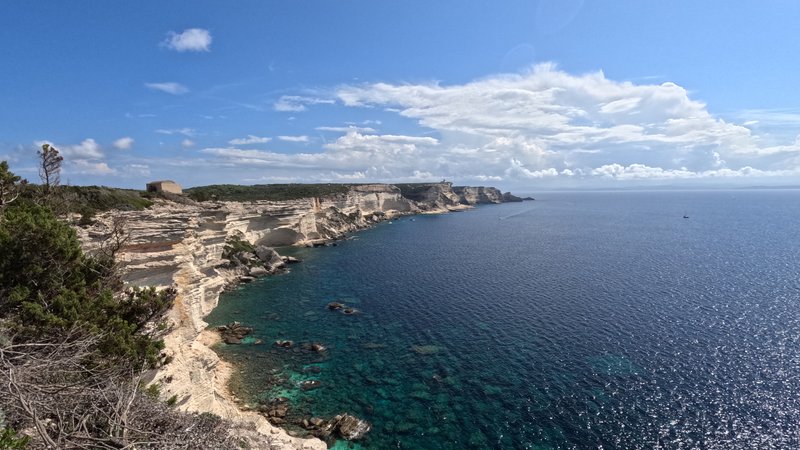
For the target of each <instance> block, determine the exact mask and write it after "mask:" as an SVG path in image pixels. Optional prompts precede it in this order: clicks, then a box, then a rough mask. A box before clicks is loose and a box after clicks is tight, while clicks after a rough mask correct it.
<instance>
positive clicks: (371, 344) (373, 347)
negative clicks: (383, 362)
mask: <svg viewBox="0 0 800 450" xmlns="http://www.w3.org/2000/svg"><path fill="white" fill-rule="evenodd" d="M361 348H365V349H368V350H377V349H381V348H386V344H379V343H377V342H367V343H366V344H363V345H362V346H361Z"/></svg>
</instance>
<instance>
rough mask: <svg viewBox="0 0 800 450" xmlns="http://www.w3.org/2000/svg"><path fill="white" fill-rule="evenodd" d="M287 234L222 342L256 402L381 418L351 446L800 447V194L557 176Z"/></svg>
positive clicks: (221, 349) (238, 295) (219, 320)
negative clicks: (474, 199) (237, 330)
mask: <svg viewBox="0 0 800 450" xmlns="http://www.w3.org/2000/svg"><path fill="white" fill-rule="evenodd" d="M280 251H281V252H282V253H283V254H288V255H292V256H296V257H298V258H300V259H302V260H303V262H302V263H300V264H295V265H292V266H291V270H290V271H289V272H288V273H286V274H283V275H278V276H272V277H267V278H262V279H259V280H257V281H255V282H253V283H251V284H247V285H243V286H241V287H240V288H238V289H237V290H235V291H232V292H230V293H227V294H225V295H223V297H222V298H221V300H220V304H219V307H218V308H216V309H215V310H214V311H213V312H212V314H211V315H210V316H209V317H208V319H207V320H208V322H209V323H210V326H212V327H213V326H217V325H221V324H225V323H228V322H231V321H234V320H236V321H240V322H242V323H244V324H246V325H248V326H252V327H254V332H253V334H252V335H251V336H249V337H248V339H247V340H246V341H245V343H244V344H242V345H225V344H220V345H219V346H218V347H216V348H215V350H216V351H217V352H218V353H220V354H221V355H222V356H223V357H224V358H225V359H227V360H229V361H232V362H233V363H234V364H235V365H236V367H237V371H236V375H235V376H234V377H233V380H232V382H231V388H232V389H233V390H234V391H235V393H237V394H238V395H239V396H240V397H241V398H243V399H245V400H246V401H248V402H250V403H252V404H254V405H256V404H258V403H259V402H268V401H269V400H270V399H274V398H277V397H285V398H287V399H288V402H289V405H290V410H289V419H290V421H291V420H296V419H299V418H302V417H312V416H315V417H322V418H329V417H332V416H333V415H336V414H340V413H349V414H353V415H355V416H357V417H359V418H362V419H365V420H368V421H369V422H370V423H371V424H372V430H371V431H370V432H369V434H368V435H367V436H366V437H365V438H364V439H363V440H361V441H359V442H355V443H349V442H346V441H331V442H330V443H329V444H330V445H332V446H333V447H335V448H363V449H390V448H400V449H465V448H476V449H483V448H486V449H540V450H543V449H793V448H800V190H789V189H784V190H766V189H760V190H755V189H754V190H717V191H649V192H648V191H624V192H545V193H541V194H539V195H536V200H535V201H526V202H523V203H506V204H500V205H483V206H479V207H477V208H475V209H472V210H469V211H466V212H459V213H450V214H443V215H417V216H406V217H402V218H399V219H396V220H393V221H392V222H384V223H381V224H379V225H377V226H375V227H373V228H371V229H368V230H364V231H361V232H358V233H356V234H354V235H352V236H350V237H349V239H347V240H344V241H340V242H338V245H337V246H335V247H325V248H314V249H306V248H287V249H280ZM334 301H335V302H340V303H343V304H345V305H346V306H347V307H349V308H352V309H354V310H355V312H354V313H353V314H344V313H343V312H342V311H341V310H338V311H331V310H329V309H328V308H327V305H328V304H329V303H330V302H334ZM276 340H292V341H293V342H294V343H295V345H294V346H293V348H289V349H286V348H279V347H277V346H275V345H273V343H274V342H275V341H276ZM311 342H318V343H321V344H323V345H324V346H325V347H326V348H327V349H326V350H325V351H324V352H322V353H318V352H310V351H306V350H304V349H303V344H304V343H306V344H307V343H311ZM308 380H317V381H319V386H318V387H317V388H315V389H308V390H304V389H303V388H302V386H303V382H304V381H308ZM290 428H291V427H290ZM294 429H295V431H296V432H300V431H301V429H300V428H294Z"/></svg>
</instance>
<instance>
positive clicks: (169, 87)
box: [144, 81, 189, 95]
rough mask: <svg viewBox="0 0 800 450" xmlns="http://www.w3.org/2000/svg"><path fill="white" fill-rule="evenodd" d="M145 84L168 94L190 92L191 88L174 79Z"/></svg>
mask: <svg viewBox="0 0 800 450" xmlns="http://www.w3.org/2000/svg"><path fill="white" fill-rule="evenodd" d="M144 85H145V87H147V88H149V89H153V90H155V91H161V92H166V93H167V94H172V95H181V94H185V93H187V92H189V88H187V87H186V86H184V85H182V84H180V83H175V82H172V81H168V82H165V83H145V84H144Z"/></svg>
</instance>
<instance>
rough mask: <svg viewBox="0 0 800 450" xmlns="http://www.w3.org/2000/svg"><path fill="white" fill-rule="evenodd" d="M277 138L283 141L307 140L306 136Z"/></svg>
mask: <svg viewBox="0 0 800 450" xmlns="http://www.w3.org/2000/svg"><path fill="white" fill-rule="evenodd" d="M278 139H280V140H282V141H285V142H308V136H278Z"/></svg>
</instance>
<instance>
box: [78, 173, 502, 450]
mask: <svg viewBox="0 0 800 450" xmlns="http://www.w3.org/2000/svg"><path fill="white" fill-rule="evenodd" d="M504 201H517V200H516V197H513V196H511V194H509V193H506V194H502V193H501V192H500V191H499V190H497V189H494V188H484V187H457V188H453V187H452V185H451V184H450V183H430V184H416V185H398V186H394V185H386V184H369V185H357V186H350V187H349V190H347V192H346V193H342V194H336V195H331V196H328V197H323V198H304V199H298V200H287V201H252V202H202V203H195V202H191V201H186V202H180V203H177V202H172V201H167V200H158V201H157V202H156V204H155V205H154V206H152V207H150V208H148V209H146V210H143V211H110V212H106V213H103V214H100V215H98V216H97V221H96V223H95V224H94V225H92V226H91V227H88V228H79V229H78V233H79V236H80V237H81V240H82V242H83V243H84V246H85V247H86V250H88V251H92V250H93V249H95V248H97V247H98V246H99V245H100V243H101V242H102V240H103V238H104V237H105V236H107V234H108V233H109V230H110V228H111V226H112V222H113V221H114V218H123V219H124V220H125V221H126V227H127V229H128V230H129V231H130V238H129V240H128V241H127V242H126V244H125V246H124V247H123V248H122V249H121V251H120V252H119V253H118V254H117V258H118V261H119V262H120V263H121V264H122V266H123V268H124V269H123V270H124V280H125V281H126V282H127V283H130V284H133V285H140V286H145V285H154V286H160V287H167V286H173V287H175V288H177V290H178V297H177V299H176V301H175V305H174V307H173V308H172V310H171V312H170V319H171V321H172V322H173V324H174V327H173V329H172V331H171V332H170V334H169V335H167V337H166V338H165V344H166V350H165V352H166V353H167V355H168V356H169V357H171V359H172V362H170V363H169V364H167V365H165V366H164V367H163V368H162V369H160V370H159V371H157V372H155V373H153V374H152V382H158V383H160V384H161V392H162V395H163V396H164V398H169V397H172V396H176V398H177V399H178V402H177V405H178V407H179V408H181V409H183V410H186V411H195V412H209V413H213V414H216V415H218V416H220V417H223V418H225V419H229V420H233V421H237V422H245V423H252V424H253V425H254V426H255V427H256V428H257V430H258V431H259V432H261V433H263V434H265V435H267V436H269V437H270V438H271V439H272V440H273V441H274V442H275V445H276V447H277V448H287V449H288V448H292V449H324V448H326V446H325V444H324V443H323V442H322V441H321V440H319V439H299V438H296V437H293V436H290V435H289V434H288V433H287V432H286V431H284V430H282V429H280V428H277V427H275V426H274V425H272V424H270V423H269V422H268V421H267V419H266V418H265V417H264V416H263V415H262V414H259V413H258V412H255V411H245V410H243V409H242V408H240V407H239V405H238V399H236V398H235V397H234V396H233V395H232V394H231V393H230V392H229V391H228V389H227V382H228V379H229V377H230V374H231V370H232V369H231V367H230V365H229V364H227V363H226V362H224V361H222V360H221V359H220V358H219V357H218V356H217V354H216V353H214V351H213V350H211V346H213V345H215V344H216V343H217V342H219V339H220V336H219V334H218V333H217V332H216V331H212V330H206V327H207V323H206V322H205V321H204V320H203V319H204V318H205V317H206V315H207V314H208V313H210V312H211V311H212V310H213V309H214V308H215V307H216V306H217V302H218V301H219V295H220V293H222V291H223V290H224V289H225V288H226V287H227V286H229V285H231V284H233V283H238V282H240V281H241V280H242V278H243V277H250V276H261V275H265V274H268V273H272V272H274V271H275V270H278V269H279V268H282V267H283V264H284V263H286V262H291V261H284V260H281V261H279V260H280V259H281V257H280V256H279V255H277V253H275V254H272V253H270V252H271V250H267V249H270V248H271V247H273V246H287V245H320V244H323V243H325V242H330V241H332V240H336V239H340V238H342V237H344V236H345V235H346V234H348V233H352V232H354V231H357V230H359V229H362V228H365V227H368V226H370V225H372V224H374V223H377V222H380V221H383V220H388V219H391V218H393V217H396V216H398V215H407V214H417V213H422V212H425V213H437V212H447V211H457V210H462V209H465V208H470V207H471V205H475V204H479V203H502V202H504ZM233 237H235V238H237V239H241V240H243V241H246V242H249V243H252V244H253V245H254V246H255V247H256V248H257V249H259V251H261V252H262V253H263V254H258V253H257V252H256V254H257V256H258V257H259V258H260V259H261V260H263V261H267V263H265V264H262V265H260V266H257V267H261V268H262V269H263V273H262V271H261V270H256V271H254V267H256V266H254V265H252V264H247V263H244V262H242V261H239V262H240V264H236V263H233V264H232V260H231V259H230V255H224V253H225V247H226V245H228V243H229V241H230V239H231V238H233ZM225 256H227V258H226V257H225ZM235 257H236V258H238V259H241V258H242V256H241V255H237V256H235ZM238 259H237V260H238ZM254 272H255V273H254ZM343 426H344V425H343ZM345 428H347V427H346V426H345ZM362 431H363V430H362Z"/></svg>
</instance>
